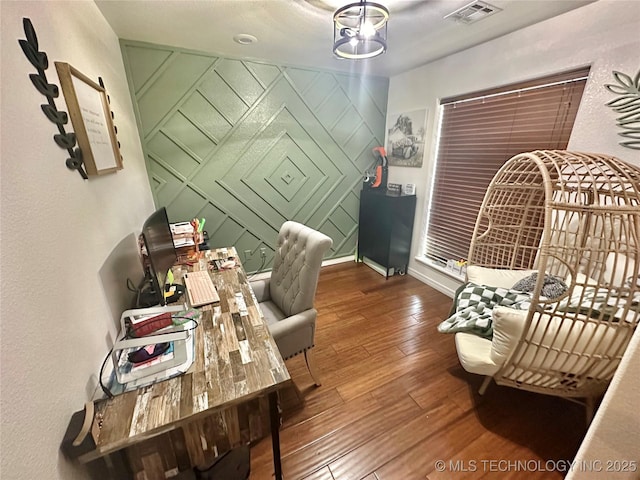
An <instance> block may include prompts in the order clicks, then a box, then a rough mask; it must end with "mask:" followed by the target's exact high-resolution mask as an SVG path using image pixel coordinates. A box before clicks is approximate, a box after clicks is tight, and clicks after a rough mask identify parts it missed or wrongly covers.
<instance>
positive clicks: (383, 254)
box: [358, 189, 416, 277]
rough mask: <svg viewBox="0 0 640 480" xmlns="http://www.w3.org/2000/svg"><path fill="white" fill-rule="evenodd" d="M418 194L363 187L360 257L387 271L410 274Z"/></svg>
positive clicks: (359, 227) (361, 197)
mask: <svg viewBox="0 0 640 480" xmlns="http://www.w3.org/2000/svg"><path fill="white" fill-rule="evenodd" d="M415 211H416V196H415V195H398V194H387V193H386V192H385V191H381V192H379V191H377V190H371V189H368V190H362V192H361V193H360V220H359V226H358V260H362V257H367V258H369V259H370V260H373V261H374V262H376V263H378V264H380V265H382V266H383V267H384V268H385V269H386V271H387V275H386V276H387V277H388V276H389V270H390V269H391V268H393V272H394V273H406V271H407V266H408V265H409V254H410V251H411V234H412V232H413V217H414V215H415Z"/></svg>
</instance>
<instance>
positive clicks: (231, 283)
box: [85, 248, 291, 461]
mask: <svg viewBox="0 0 640 480" xmlns="http://www.w3.org/2000/svg"><path fill="white" fill-rule="evenodd" d="M201 255H202V258H201V260H200V262H199V263H197V264H195V265H194V266H192V267H189V270H200V269H202V268H207V265H208V262H209V260H213V259H226V258H227V257H231V256H233V257H235V258H236V259H237V266H236V267H234V268H232V269H230V270H221V271H215V270H210V274H211V277H212V279H213V281H214V283H215V285H216V288H217V290H218V294H219V296H220V304H219V305H216V306H211V305H210V306H205V307H201V309H200V310H201V311H202V315H201V317H200V321H199V325H198V327H197V328H196V330H195V350H194V362H193V365H192V366H191V367H190V368H189V370H188V371H187V373H185V374H183V375H180V376H178V377H174V378H171V379H169V380H165V381H163V382H159V383H155V384H153V385H149V386H147V387H143V388H140V389H138V390H133V391H130V392H126V393H123V394H122V395H118V396H116V397H114V398H111V399H106V400H103V401H100V402H98V403H97V404H96V416H95V419H96V420H97V424H98V425H100V427H99V428H97V429H96V428H94V429H93V432H92V433H93V436H94V440H95V443H96V451H95V452H94V453H95V454H94V455H90V456H88V458H85V461H90V460H91V459H92V458H90V457H93V458H96V457H100V456H103V455H106V454H108V453H111V452H114V451H116V450H119V449H122V448H125V447H127V446H129V445H133V444H136V443H138V442H140V441H142V440H145V439H147V438H151V437H154V436H156V435H160V434H162V433H165V432H168V431H171V430H173V429H175V428H177V427H178V426H180V425H184V424H186V423H188V422H190V421H193V420H197V419H199V418H201V417H205V416H206V415H209V414H211V413H212V412H214V411H216V410H221V409H224V408H227V407H230V406H233V405H237V404H239V403H242V402H245V401H247V400H250V399H252V398H256V397H258V396H261V395H264V394H267V393H270V392H273V391H275V390H278V389H280V388H282V387H284V386H286V385H287V384H289V383H290V382H291V377H290V376H289V372H288V371H287V368H286V366H285V364H284V361H283V360H282V356H281V355H280V352H279V350H278V347H277V346H276V344H275V341H274V340H273V337H272V336H271V334H270V333H269V329H268V327H267V324H266V321H265V320H264V318H263V317H262V315H261V313H260V310H259V308H258V306H257V302H256V300H255V296H254V294H253V291H252V289H251V286H250V285H249V282H248V279H247V276H246V273H245V271H244V269H243V268H242V265H241V263H240V261H239V259H238V255H237V252H236V251H235V249H234V248H228V249H217V250H209V251H204V252H201ZM189 270H186V267H182V268H180V267H176V268H175V269H174V275H175V282H176V283H178V282H180V281H181V280H182V278H181V277H182V274H183V273H184V272H188V271H189ZM236 295H241V297H242V299H244V303H245V304H246V311H241V309H240V308H239V306H238V297H237V296H236ZM183 298H184V299H187V295H186V294H185V296H184V297H183ZM185 301H188V300H185Z"/></svg>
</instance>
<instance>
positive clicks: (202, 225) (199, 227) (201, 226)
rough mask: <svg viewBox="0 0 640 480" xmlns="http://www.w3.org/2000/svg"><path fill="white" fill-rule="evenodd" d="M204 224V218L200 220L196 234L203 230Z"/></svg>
mask: <svg viewBox="0 0 640 480" xmlns="http://www.w3.org/2000/svg"><path fill="white" fill-rule="evenodd" d="M204 222H206V220H205V219H204V218H203V219H202V220H200V225H199V226H198V232H201V231H202V229H203V228H204Z"/></svg>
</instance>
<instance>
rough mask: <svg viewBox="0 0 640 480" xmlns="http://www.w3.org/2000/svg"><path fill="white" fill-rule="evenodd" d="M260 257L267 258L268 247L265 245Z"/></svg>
mask: <svg viewBox="0 0 640 480" xmlns="http://www.w3.org/2000/svg"><path fill="white" fill-rule="evenodd" d="M260 258H267V249H266V248H264V247H262V248H261V249H260Z"/></svg>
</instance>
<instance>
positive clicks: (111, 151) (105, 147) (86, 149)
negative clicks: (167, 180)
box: [55, 62, 122, 175]
mask: <svg viewBox="0 0 640 480" xmlns="http://www.w3.org/2000/svg"><path fill="white" fill-rule="evenodd" d="M55 64H56V70H57V71H58V77H59V78H60V86H61V87H62V93H63V94H64V100H65V102H66V104H67V110H68V111H69V116H70V117H71V123H72V124H73V130H74V132H75V134H76V139H77V142H78V146H79V147H80V150H82V160H83V162H84V168H85V170H86V172H87V175H103V174H105V173H112V172H115V171H117V170H120V169H121V168H122V158H121V157H120V149H119V148H118V141H117V139H116V131H115V128H114V126H113V120H112V118H111V109H110V108H109V101H108V100H107V94H106V92H105V90H104V88H102V87H101V86H100V85H99V84H97V83H96V82H94V81H93V80H91V79H90V78H89V77H87V76H86V75H83V74H82V73H80V72H79V71H78V70H76V69H75V68H73V67H72V66H71V65H69V64H68V63H63V62H55Z"/></svg>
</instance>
